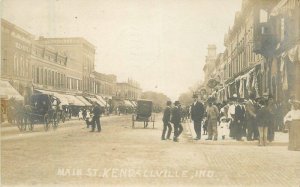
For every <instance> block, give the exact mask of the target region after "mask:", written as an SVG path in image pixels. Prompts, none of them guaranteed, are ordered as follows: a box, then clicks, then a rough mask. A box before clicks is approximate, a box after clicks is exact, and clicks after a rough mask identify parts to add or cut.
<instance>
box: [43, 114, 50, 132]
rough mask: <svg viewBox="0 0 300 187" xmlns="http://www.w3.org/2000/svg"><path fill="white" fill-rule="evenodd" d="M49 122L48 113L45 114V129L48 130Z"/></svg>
mask: <svg viewBox="0 0 300 187" xmlns="http://www.w3.org/2000/svg"><path fill="white" fill-rule="evenodd" d="M49 123H50V119H49V115H48V114H46V115H45V116H44V129H45V131H48V129H49Z"/></svg>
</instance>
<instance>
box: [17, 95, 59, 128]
mask: <svg viewBox="0 0 300 187" xmlns="http://www.w3.org/2000/svg"><path fill="white" fill-rule="evenodd" d="M59 104H60V100H59V99H58V98H56V97H55V96H53V95H49V94H34V95H32V96H31V98H30V105H26V106H24V110H23V120H22V121H21V123H18V127H19V129H20V131H25V130H26V127H27V128H28V130H30V131H32V130H33V127H34V125H35V124H43V125H44V129H45V131H48V129H49V127H50V125H52V128H53V129H54V130H55V129H56V128H57V127H58V124H59V122H60V120H61V119H62V120H63V119H64V115H63V110H61V109H60V105H59Z"/></svg>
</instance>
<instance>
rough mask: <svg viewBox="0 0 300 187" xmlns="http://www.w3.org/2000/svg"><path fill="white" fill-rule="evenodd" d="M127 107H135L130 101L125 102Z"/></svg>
mask: <svg viewBox="0 0 300 187" xmlns="http://www.w3.org/2000/svg"><path fill="white" fill-rule="evenodd" d="M124 103H125V106H129V107H134V106H133V104H132V103H131V102H130V101H129V100H124Z"/></svg>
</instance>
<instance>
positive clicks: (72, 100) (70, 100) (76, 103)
mask: <svg viewBox="0 0 300 187" xmlns="http://www.w3.org/2000/svg"><path fill="white" fill-rule="evenodd" d="M64 96H65V97H66V98H67V99H68V103H69V104H70V105H74V106H85V104H84V103H83V102H82V101H80V100H79V99H78V98H76V97H75V96H74V95H64Z"/></svg>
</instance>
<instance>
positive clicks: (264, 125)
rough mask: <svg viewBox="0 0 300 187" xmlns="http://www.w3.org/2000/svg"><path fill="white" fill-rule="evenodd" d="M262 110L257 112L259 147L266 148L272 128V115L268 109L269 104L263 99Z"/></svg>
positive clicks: (261, 102)
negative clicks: (269, 131) (270, 128)
mask: <svg viewBox="0 0 300 187" xmlns="http://www.w3.org/2000/svg"><path fill="white" fill-rule="evenodd" d="M259 104H260V107H261V108H260V109H259V110H258V112H257V125H258V131H259V143H258V145H259V146H266V144H267V135H268V127H269V126H270V122H271V121H270V118H271V114H270V111H269V109H268V108H267V107H266V105H267V102H266V100H265V99H261V100H260V102H259Z"/></svg>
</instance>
